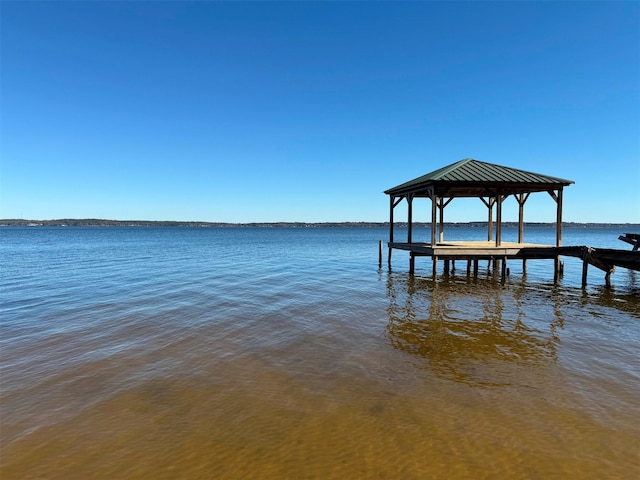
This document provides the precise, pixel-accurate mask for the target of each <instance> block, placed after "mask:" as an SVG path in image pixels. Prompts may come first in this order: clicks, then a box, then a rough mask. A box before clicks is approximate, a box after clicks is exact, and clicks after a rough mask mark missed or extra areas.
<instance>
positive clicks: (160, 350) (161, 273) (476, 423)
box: [0, 227, 640, 480]
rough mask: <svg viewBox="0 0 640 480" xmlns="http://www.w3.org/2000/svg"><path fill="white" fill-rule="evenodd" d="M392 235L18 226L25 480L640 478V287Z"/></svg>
mask: <svg viewBox="0 0 640 480" xmlns="http://www.w3.org/2000/svg"><path fill="white" fill-rule="evenodd" d="M621 233H624V232H622V231H620V230H619V229H605V228H601V229H585V228H567V229H565V231H564V237H563V240H564V244H565V245H572V244H576V245H591V246H595V247H598V246H599V247H609V248H622V249H627V248H630V247H629V246H628V245H626V244H624V243H622V242H620V241H619V240H617V237H618V235H619V234H621ZM387 235H388V232H387V230H385V229H378V228H146V227H145V228H133V227H132V228H108V227H94V228H72V227H68V228H62V227H58V228H46V227H34V228H26V227H25V228H12V227H3V228H0V268H1V270H2V271H1V291H0V294H1V311H0V314H1V330H0V367H1V372H0V374H1V376H0V381H1V391H0V406H1V409H2V411H1V425H0V426H1V430H0V433H1V437H0V442H1V443H0V447H1V451H0V452H1V453H0V455H1V457H0V476H1V478H2V479H3V480H10V479H87V478H91V479H95V480H99V479H200V478H202V479H210V478H216V479H238V478H250V479H260V478H264V479H272V478H273V479H285V478H291V479H298V478H308V479H315V478H317V479H331V478H336V479H343V478H349V479H353V478H365V479H368V478H390V479H396V478H402V479H412V478H413V479H424V478H474V479H483V478H487V479H493V478H515V479H550V478H551V479H553V478H557V479H566V478H580V479H603V478H608V479H627V478H628V479H632V478H640V458H639V452H640V449H639V447H640V361H639V359H638V348H639V345H640V272H630V271H628V270H625V269H622V268H621V269H618V270H617V271H616V272H615V273H614V274H613V275H612V277H611V280H612V288H611V289H606V288H604V274H603V273H602V272H600V271H599V270H597V269H595V268H591V269H590V273H589V285H588V287H587V288H586V289H584V290H583V289H582V288H581V287H580V279H581V272H582V266H581V262H580V261H579V260H573V259H565V274H564V277H563V278H562V279H561V280H560V282H559V283H558V284H557V285H554V284H553V264H552V262H551V261H548V260H547V261H535V262H534V261H529V262H528V264H527V274H526V276H523V274H522V268H521V262H510V263H509V268H510V276H509V278H508V279H507V281H506V282H505V283H504V284H502V283H501V282H500V279H499V278H497V276H496V275H495V274H493V273H492V272H490V271H489V270H488V269H487V268H486V265H484V264H483V262H481V270H480V274H479V276H478V278H467V276H466V267H465V268H461V269H459V270H458V271H455V272H453V273H452V274H449V275H445V274H444V273H443V272H441V271H440V272H439V274H438V279H437V281H435V282H434V280H433V278H432V277H431V264H430V261H429V260H428V259H418V260H417V262H416V274H415V275H414V276H410V275H409V274H408V267H409V261H408V255H406V254H405V253H406V252H398V251H396V252H394V257H393V268H392V270H391V271H389V270H388V268H387V266H386V258H385V263H384V267H383V268H382V269H378V240H384V239H386V238H387ZM402 235H403V232H402V231H397V232H396V238H397V239H398V238H403V237H402ZM483 235H484V230H481V229H477V230H476V229H465V228H453V229H451V230H450V231H448V232H447V238H448V239H451V240H455V239H465V238H466V239H477V240H482V239H483ZM510 235H511V236H514V237H515V235H516V233H515V231H512V230H510V229H507V230H506V231H505V232H503V238H504V239H505V240H511V238H510ZM421 236H422V237H424V238H425V239H426V238H428V237H429V232H427V231H421V230H418V231H417V232H416V231H414V239H420V237H421ZM554 239H555V232H554V230H553V229H548V228H532V229H528V230H527V231H526V233H525V240H526V241H527V242H532V243H553V242H554Z"/></svg>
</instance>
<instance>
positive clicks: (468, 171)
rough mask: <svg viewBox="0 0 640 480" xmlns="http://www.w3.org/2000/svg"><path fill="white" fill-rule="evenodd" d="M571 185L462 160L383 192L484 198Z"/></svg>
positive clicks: (469, 159) (530, 173)
mask: <svg viewBox="0 0 640 480" xmlns="http://www.w3.org/2000/svg"><path fill="white" fill-rule="evenodd" d="M572 183H574V182H573V181H572V180H565V179H563V178H557V177H551V176H548V175H542V174H539V173H533V172H527V171H525V170H519V169H517V168H510V167H503V166H501V165H495V164H492V163H486V162H481V161H479V160H474V159H473V158H465V159H464V160H460V161H459V162H456V163H452V164H451V165H448V166H446V167H443V168H440V169H438V170H435V171H433V172H431V173H427V174H426V175H422V176H421V177H418V178H414V179H413V180H410V181H408V182H405V183H403V184H400V185H398V186H396V187H393V188H390V189H389V190H386V191H385V192H384V193H386V194H388V195H405V194H414V195H418V196H420V195H424V194H425V193H426V192H427V190H429V189H435V190H436V194H437V195H439V196H440V195H448V196H486V195H489V194H493V193H500V194H511V193H522V192H536V191H544V190H549V189H552V188H559V187H564V186H567V185H570V184H572Z"/></svg>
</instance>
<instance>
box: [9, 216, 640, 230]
mask: <svg viewBox="0 0 640 480" xmlns="http://www.w3.org/2000/svg"><path fill="white" fill-rule="evenodd" d="M445 225H446V226H447V227H450V228H451V227H453V228H455V227H466V228H468V227H478V228H481V227H482V228H486V226H487V222H486V221H485V222H446V223H445ZM502 225H503V226H504V227H517V226H518V222H503V223H502ZM525 225H526V226H534V227H535V226H537V227H552V226H555V223H550V222H526V223H525ZM0 226H15V227H36V226H38V227H289V228H291V227H298V228H313V227H389V222H311V223H307V222H251V223H228V222H190V221H171V220H162V221H156V220H107V219H99V218H81V219H77V218H62V219H57V220H25V219H4V220H0ZM394 226H395V227H398V228H403V227H406V226H407V222H395V223H394ZM413 226H414V227H418V228H420V227H423V228H427V227H429V228H430V227H431V223H430V222H414V223H413ZM563 226H565V227H583V228H599V227H600V228H604V227H613V228H615V227H619V228H635V229H638V228H640V224H634V223H579V222H563Z"/></svg>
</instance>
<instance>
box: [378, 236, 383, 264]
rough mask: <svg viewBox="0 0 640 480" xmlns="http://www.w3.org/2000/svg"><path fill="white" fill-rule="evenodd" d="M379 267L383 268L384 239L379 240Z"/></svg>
mask: <svg viewBox="0 0 640 480" xmlns="http://www.w3.org/2000/svg"><path fill="white" fill-rule="evenodd" d="M378 268H382V240H380V241H379V242H378Z"/></svg>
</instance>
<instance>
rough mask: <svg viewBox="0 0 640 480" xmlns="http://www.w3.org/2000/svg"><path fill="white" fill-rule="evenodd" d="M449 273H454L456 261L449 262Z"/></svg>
mask: <svg viewBox="0 0 640 480" xmlns="http://www.w3.org/2000/svg"><path fill="white" fill-rule="evenodd" d="M451 271H452V272H455V271H456V261H455V260H451Z"/></svg>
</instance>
